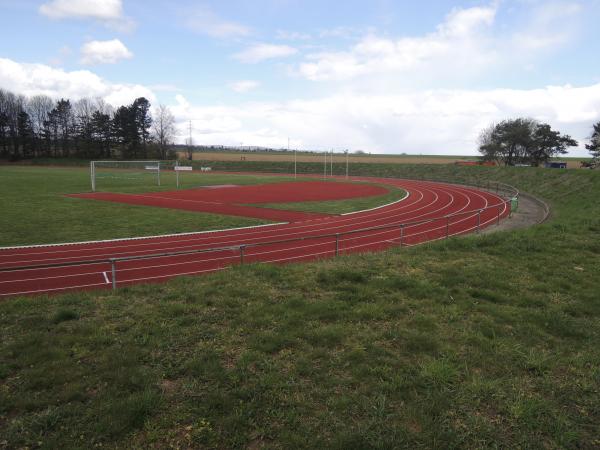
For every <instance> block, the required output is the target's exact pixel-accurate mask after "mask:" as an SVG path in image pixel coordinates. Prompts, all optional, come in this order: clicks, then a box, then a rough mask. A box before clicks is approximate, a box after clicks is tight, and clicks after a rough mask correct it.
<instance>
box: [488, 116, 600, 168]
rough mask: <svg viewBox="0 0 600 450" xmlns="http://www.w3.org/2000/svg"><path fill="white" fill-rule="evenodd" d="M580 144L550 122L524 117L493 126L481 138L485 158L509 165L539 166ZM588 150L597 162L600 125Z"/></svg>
mask: <svg viewBox="0 0 600 450" xmlns="http://www.w3.org/2000/svg"><path fill="white" fill-rule="evenodd" d="M577 145H579V144H578V142H577V141H576V140H575V139H573V138H572V137H571V136H569V135H568V134H566V135H562V134H561V133H560V132H559V131H556V130H553V129H552V128H551V127H550V125H548V124H547V123H542V122H539V121H537V120H535V119H530V118H522V117H520V118H517V119H509V120H503V121H502V122H500V123H496V124H492V125H490V126H489V127H488V128H486V129H484V130H483V131H482V132H481V134H480V136H479V152H480V153H481V154H482V156H483V159H484V160H486V161H494V162H497V163H498V164H504V165H507V166H514V165H520V164H524V165H531V166H539V165H542V164H544V163H545V162H547V161H549V160H550V159H551V158H554V157H556V156H559V155H564V154H566V153H568V148H569V147H576V146H577ZM586 148H587V149H588V150H589V151H590V153H591V155H592V157H593V158H594V159H595V160H598V159H600V122H598V123H597V124H595V125H594V126H593V131H592V135H591V138H590V144H587V145H586Z"/></svg>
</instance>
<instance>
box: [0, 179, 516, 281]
mask: <svg viewBox="0 0 600 450" xmlns="http://www.w3.org/2000/svg"><path fill="white" fill-rule="evenodd" d="M419 181H426V182H435V183H446V184H451V185H454V186H457V185H459V186H460V185H463V186H470V187H477V188H478V189H481V190H487V191H489V192H495V193H496V194H498V195H499V196H503V197H504V199H503V200H502V201H501V202H498V203H496V204H493V205H490V206H486V207H484V208H479V209H475V210H470V211H463V212H458V213H451V214H445V215H442V216H438V217H432V218H429V219H423V220H416V221H410V222H401V223H394V224H388V225H379V226H373V227H366V228H360V229H356V230H348V231H340V232H336V233H323V234H316V235H307V236H302V237H297V238H289V239H279V240H270V241H261V242H245V243H240V244H235V245H228V246H222V247H213V248H203V249H195V250H185V251H174V252H161V253H153V254H145V255H136V256H123V257H116V258H99V259H89V260H78V261H73V262H67V263H64V262H63V263H48V264H38V265H27V266H15V267H4V268H0V272H16V271H21V270H34V269H49V268H66V267H74V266H83V265H93V264H109V265H110V272H111V285H112V289H117V286H118V282H119V281H118V279H117V274H118V266H117V264H118V263H122V262H128V261H140V260H149V259H159V258H169V257H176V256H186V255H199V254H206V253H216V252H226V251H230V252H231V251H233V252H237V254H238V257H239V264H244V263H245V259H246V258H247V257H248V256H252V255H248V253H247V251H248V249H251V248H257V247H261V246H273V245H284V244H290V243H294V242H303V241H309V240H312V241H314V240H324V239H332V241H331V243H333V242H334V243H335V247H334V251H333V252H334V253H333V254H334V256H339V254H340V250H341V249H340V242H341V240H342V238H343V237H347V236H351V235H357V234H368V233H372V234H371V236H374V235H375V232H378V231H386V230H393V229H396V230H398V231H399V240H398V241H397V242H398V246H399V247H403V246H405V245H407V242H406V239H407V237H408V236H407V235H406V230H407V228H410V227H416V226H419V225H424V224H428V223H433V222H438V221H444V220H445V224H444V225H443V227H444V228H445V234H443V235H442V238H445V239H448V238H449V237H450V236H452V235H451V234H450V225H451V223H450V221H451V219H453V218H457V217H461V216H472V217H475V216H476V217H477V221H476V225H475V227H474V229H475V231H476V232H477V233H478V232H479V231H480V229H481V226H482V223H481V215H482V213H483V212H484V211H488V210H492V209H496V211H497V213H496V216H495V218H494V219H495V222H496V223H497V224H499V223H500V218H501V215H502V211H501V209H502V207H505V209H504V211H506V210H507V209H508V215H509V216H511V215H512V204H513V202H514V200H515V199H518V197H519V191H518V190H517V189H516V188H515V187H513V186H510V185H508V184H505V183H501V182H496V181H494V182H490V181H487V182H485V183H483V184H482V183H479V184H477V185H474V184H467V183H464V182H459V183H456V181H455V182H451V181H447V180H419ZM506 197H508V199H507V198H506ZM468 219H469V217H467V219H463V220H468ZM488 222H489V220H488ZM457 223H458V222H457ZM434 230H435V229H434ZM469 230H470V229H469ZM469 230H467V231H469ZM430 231H432V230H425V231H423V232H421V233H417V234H422V233H426V232H430ZM462 232H464V231H462ZM462 232H461V233H462ZM461 233H455V234H461ZM365 237H369V236H365ZM333 239H335V241H333ZM438 239H440V238H438ZM385 242H390V240H385ZM426 242H428V241H426ZM377 243H379V242H375V243H371V244H369V245H372V244H377ZM418 243H421V242H418ZM309 246H310V245H309ZM309 246H307V247H309ZM358 247H361V246H358ZM330 252H331V251H329V252H327V253H330ZM322 253H323V252H320V253H316V254H303V255H300V256H299V257H311V256H315V255H318V254H322ZM299 257H298V258H299ZM231 258H232V257H229V258H228V259H231ZM197 262H198V263H200V262H203V261H201V260H200V261H197ZM204 262H207V261H204ZM257 262H261V261H257ZM262 262H272V261H262ZM227 267H229V266H227ZM225 268H226V267H222V268H218V269H216V270H222V269H225ZM172 276H173V277H175V276H178V274H173V275H172ZM155 278H157V279H158V278H162V277H155ZM17 281H18V280H17ZM125 282H127V280H125ZM65 289H68V287H66V288H65Z"/></svg>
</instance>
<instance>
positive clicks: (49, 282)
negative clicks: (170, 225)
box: [0, 177, 508, 297]
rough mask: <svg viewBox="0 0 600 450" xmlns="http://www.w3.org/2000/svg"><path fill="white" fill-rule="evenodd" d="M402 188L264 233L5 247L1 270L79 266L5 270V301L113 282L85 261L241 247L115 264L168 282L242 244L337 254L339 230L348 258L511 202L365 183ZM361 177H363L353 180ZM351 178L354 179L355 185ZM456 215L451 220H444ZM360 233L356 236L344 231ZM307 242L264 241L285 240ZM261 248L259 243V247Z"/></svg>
mask: <svg viewBox="0 0 600 450" xmlns="http://www.w3.org/2000/svg"><path fill="white" fill-rule="evenodd" d="M360 179H361V180H368V181H369V182H377V183H383V184H389V185H392V186H396V187H400V188H402V189H404V190H406V191H407V192H408V197H406V198H405V199H404V200H403V201H400V202H396V203H393V204H391V205H388V206H385V207H383V208H378V209H374V210H369V211H364V212H358V213H355V214H352V215H345V216H334V217H331V216H330V217H325V218H319V219H312V220H306V221H303V222H294V223H290V224H278V225H273V226H267V227H260V228H247V229H237V230H236V229H233V230H224V231H219V232H207V233H198V234H191V235H190V234H188V235H182V236H177V235H176V236H168V237H164V238H162V237H156V238H148V239H139V240H137V239H136V240H121V241H108V242H99V243H87V244H70V245H68V246H59V247H24V248H12V249H0V268H9V267H15V266H19V265H33V264H48V263H57V262H60V263H75V264H77V265H72V266H68V267H60V268H38V269H24V270H17V271H7V272H0V297H2V296H10V295H17V294H32V293H41V292H50V293H52V292H60V291H68V290H77V289H89V288H102V287H110V286H111V283H112V274H111V267H110V264H109V263H99V264H94V265H88V264H85V265H84V264H81V265H79V264H78V263H81V262H83V261H85V260H89V259H108V258H114V257H124V256H127V257H129V256H144V255H151V254H155V253H159V252H175V251H188V250H196V249H208V248H214V247H229V246H232V247H237V248H236V249H228V250H219V251H213V252H209V253H202V254H193V255H179V256H169V257H160V258H151V259H144V260H132V261H120V262H118V263H117V279H118V285H119V286H123V285H127V284H133V283H136V282H142V281H151V280H157V281H161V280H166V279H169V278H172V277H175V276H181V275H186V274H197V273H206V272H212V271H215V270H221V269H223V268H225V267H229V266H230V265H232V264H239V263H240V254H239V246H240V245H248V246H249V247H247V248H246V250H245V254H244V262H258V261H260V262H276V263H282V262H293V261H305V260H314V259H319V258H325V257H331V256H334V255H335V253H336V243H335V237H327V238H316V237H314V236H315V235H322V234H335V233H342V238H340V239H338V252H339V253H351V252H362V251H375V250H383V249H386V248H389V247H392V246H397V245H399V244H400V240H402V244H403V245H407V246H411V245H417V244H420V243H423V242H427V241H432V240H437V239H442V238H445V237H446V234H448V236H454V235H459V234H464V233H467V232H470V231H473V229H475V228H476V226H477V211H479V210H481V209H483V208H487V207H489V206H490V205H497V209H496V210H492V209H488V210H485V211H484V212H482V213H481V215H480V217H479V219H480V224H481V227H484V226H488V225H490V224H492V223H495V221H497V219H498V215H499V216H500V218H503V217H505V216H506V215H507V214H508V208H507V207H506V203H505V201H504V200H503V199H501V198H500V197H499V196H497V195H495V194H492V193H490V192H486V191H479V190H476V189H474V188H468V187H464V186H458V185H451V184H443V183H433V182H417V181H411V180H390V179H376V178H371V179H365V178H364V177H360ZM355 180H358V179H355ZM355 180H353V181H355ZM449 214H457V215H455V216H451V217H449V218H448V219H437V220H433V219H435V218H439V217H440V216H445V215H449ZM421 220H429V222H426V223H419V224H412V225H406V226H404V227H402V228H404V229H403V230H402V231H401V227H400V225H401V224H403V223H407V222H414V221H421ZM392 225H398V227H394V228H391V229H386V230H377V231H370V232H360V233H356V230H359V229H363V228H367V227H377V226H392ZM349 232H355V233H354V234H346V235H344V234H343V233H349ZM300 238H302V239H304V240H302V241H294V242H285V243H278V244H267V242H269V241H274V240H286V239H300ZM257 244H261V245H259V246H254V245H257Z"/></svg>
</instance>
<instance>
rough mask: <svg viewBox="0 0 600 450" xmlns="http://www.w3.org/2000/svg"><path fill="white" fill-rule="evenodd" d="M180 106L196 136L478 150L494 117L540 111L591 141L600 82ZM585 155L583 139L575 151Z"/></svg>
mask: <svg viewBox="0 0 600 450" xmlns="http://www.w3.org/2000/svg"><path fill="white" fill-rule="evenodd" d="M172 109H173V112H174V114H175V115H176V117H177V119H178V120H179V121H180V123H181V124H182V127H183V126H185V124H186V123H187V122H186V120H188V119H195V120H194V121H193V124H194V133H195V136H194V141H195V142H198V143H207V144H232V145H233V144H235V145H239V143H240V142H244V144H245V145H260V146H272V147H283V146H285V145H287V137H288V136H291V137H292V138H293V139H294V140H295V142H296V144H297V145H298V147H300V148H308V149H324V148H335V149H338V150H341V149H345V148H348V149H351V150H356V149H364V150H368V151H372V152H378V153H400V152H407V153H424V154H476V149H477V144H476V143H477V137H478V135H479V133H480V131H481V130H482V129H483V128H484V127H486V126H488V125H489V124H490V123H492V122H495V121H499V120H502V119H505V118H509V117H517V116H525V117H533V118H536V119H539V120H542V121H544V122H547V123H550V125H551V126H552V127H553V128H556V129H558V130H560V131H561V132H564V133H568V134H571V135H572V136H573V137H575V138H576V139H579V140H580V144H583V143H584V140H585V138H586V137H587V136H588V135H589V133H590V129H591V124H592V123H594V122H596V121H598V120H600V84H595V85H591V86H586V87H572V86H569V85H565V86H549V87H546V88H542V89H532V90H516V89H492V90H485V91H473V90H443V89H439V90H426V91H419V92H413V93H406V94H395V95H384V94H381V95H356V94H345V95H341V94H340V95H334V96H330V97H325V98H321V99H311V100H293V101H289V102H282V103H247V104H245V105H238V106H235V107H224V106H212V107H211V106H206V107H195V106H192V105H190V104H189V102H187V100H185V99H184V98H183V97H181V96H180V98H179V99H178V104H177V105H174V106H172ZM575 153H576V154H579V155H585V154H586V151H585V150H584V149H583V145H581V147H580V148H579V150H577V151H576V152H575Z"/></svg>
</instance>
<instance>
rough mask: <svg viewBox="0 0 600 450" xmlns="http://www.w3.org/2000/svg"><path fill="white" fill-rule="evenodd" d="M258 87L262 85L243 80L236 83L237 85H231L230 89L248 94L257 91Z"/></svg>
mask: <svg viewBox="0 0 600 450" xmlns="http://www.w3.org/2000/svg"><path fill="white" fill-rule="evenodd" d="M258 86H260V83H259V82H258V81H253V80H241V81H236V82H235V83H231V84H230V85H229V87H230V88H231V89H232V90H234V91H235V92H240V93H243V92H248V91H252V90H254V89H256V88H257V87H258Z"/></svg>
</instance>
